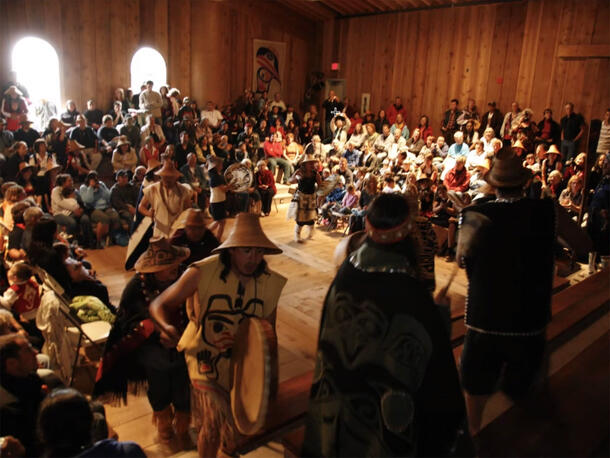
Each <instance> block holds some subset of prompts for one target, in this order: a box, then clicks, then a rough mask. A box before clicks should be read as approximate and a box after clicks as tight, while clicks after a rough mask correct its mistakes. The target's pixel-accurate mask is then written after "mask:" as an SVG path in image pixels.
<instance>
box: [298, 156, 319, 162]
mask: <svg viewBox="0 0 610 458" xmlns="http://www.w3.org/2000/svg"><path fill="white" fill-rule="evenodd" d="M306 162H318V159H317V158H316V157H315V156H314V155H313V154H306V155H305V156H303V159H302V160H301V164H305V163H306Z"/></svg>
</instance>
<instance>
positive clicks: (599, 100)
mask: <svg viewBox="0 0 610 458" xmlns="http://www.w3.org/2000/svg"><path fill="white" fill-rule="evenodd" d="M608 75H610V59H600V62H599V70H598V75H597V85H595V86H593V85H592V88H594V89H593V105H592V108H591V116H592V117H593V118H597V119H603V117H604V113H605V112H606V110H607V109H608V108H610V84H608Z"/></svg>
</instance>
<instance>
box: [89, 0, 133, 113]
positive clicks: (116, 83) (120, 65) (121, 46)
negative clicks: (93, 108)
mask: <svg viewBox="0 0 610 458" xmlns="http://www.w3.org/2000/svg"><path fill="white" fill-rule="evenodd" d="M122 14H124V12H123V11H122V10H121V8H119V2H118V1H113V2H112V7H111V8H110V43H109V46H110V52H111V60H112V63H111V65H110V68H109V70H110V72H111V73H110V74H111V87H110V94H108V96H107V97H106V98H105V99H104V100H98V101H97V103H98V106H99V107H100V109H101V110H111V109H112V106H111V103H110V102H111V100H112V99H113V94H114V90H115V89H116V88H118V87H122V88H125V87H129V86H130V85H131V84H130V82H131V73H130V67H131V56H132V54H133V53H132V52H131V46H129V43H128V41H127V29H126V27H125V24H122V21H121V19H120V16H121V15H122Z"/></svg>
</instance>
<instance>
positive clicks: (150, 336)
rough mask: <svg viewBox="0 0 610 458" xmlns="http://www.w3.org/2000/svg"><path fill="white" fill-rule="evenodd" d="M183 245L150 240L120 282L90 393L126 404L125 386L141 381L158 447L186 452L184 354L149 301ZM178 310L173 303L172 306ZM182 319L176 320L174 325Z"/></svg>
mask: <svg viewBox="0 0 610 458" xmlns="http://www.w3.org/2000/svg"><path fill="white" fill-rule="evenodd" d="M189 255H190V251H189V249H188V248H183V247H178V246H174V245H170V243H169V241H168V240H167V239H165V238H159V239H155V238H154V237H153V238H152V239H151V241H150V245H149V247H148V250H146V252H144V254H142V256H140V258H139V259H138V261H137V262H136V264H135V269H136V274H135V275H134V276H133V277H132V278H131V280H130V281H129V282H128V283H127V285H126V286H125V290H124V291H123V294H122V296H121V303H120V306H119V313H118V315H117V319H116V321H115V323H114V325H113V327H112V330H111V331H110V335H109V336H108V341H107V343H106V348H105V350H104V355H103V357H102V361H101V364H100V367H99V369H98V372H97V377H96V384H95V389H94V395H95V396H102V395H105V396H109V397H110V398H113V399H118V400H122V401H123V402H124V403H127V393H128V391H129V389H130V385H132V386H133V387H134V388H138V387H139V386H142V385H145V386H146V387H147V391H146V394H147V395H148V401H149V402H150V405H151V407H152V409H153V421H154V423H155V424H156V425H157V432H158V435H159V439H160V441H161V443H162V444H163V445H164V446H168V445H170V443H171V441H172V439H173V438H174V437H176V438H177V439H178V445H179V447H180V448H181V449H183V450H186V449H188V448H190V447H191V446H192V444H191V442H190V438H189V436H188V427H189V424H190V419H191V414H190V389H189V379H188V372H187V368H186V364H185V361H184V355H183V354H182V353H180V352H178V351H176V349H175V348H173V345H172V344H171V342H170V339H169V337H168V336H167V335H166V334H165V333H164V331H163V330H159V329H158V328H155V325H154V324H153V322H152V321H151V319H150V312H149V305H150V303H151V301H152V300H153V299H154V298H155V297H158V296H159V294H160V293H161V292H162V291H164V290H165V289H166V288H167V287H169V286H170V285H172V284H174V282H175V281H176V279H177V278H178V275H179V266H180V263H181V262H183V261H184V260H186V259H187V258H188V257H189ZM178 308H179V307H178ZM181 324H182V325H184V323H180V324H178V323H176V326H178V327H181V326H180V325H181Z"/></svg>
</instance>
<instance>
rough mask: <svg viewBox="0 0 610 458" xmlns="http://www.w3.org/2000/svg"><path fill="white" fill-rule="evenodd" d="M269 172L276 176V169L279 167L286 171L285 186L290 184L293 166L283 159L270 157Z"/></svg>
mask: <svg viewBox="0 0 610 458" xmlns="http://www.w3.org/2000/svg"><path fill="white" fill-rule="evenodd" d="M267 160H268V161H269V170H270V171H271V173H273V175H275V167H276V166H277V165H279V166H280V167H281V168H282V169H283V170H284V178H283V181H284V184H286V183H288V178H290V177H291V176H292V164H291V163H290V161H287V160H286V159H284V158H283V157H268V158H267Z"/></svg>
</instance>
